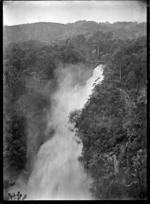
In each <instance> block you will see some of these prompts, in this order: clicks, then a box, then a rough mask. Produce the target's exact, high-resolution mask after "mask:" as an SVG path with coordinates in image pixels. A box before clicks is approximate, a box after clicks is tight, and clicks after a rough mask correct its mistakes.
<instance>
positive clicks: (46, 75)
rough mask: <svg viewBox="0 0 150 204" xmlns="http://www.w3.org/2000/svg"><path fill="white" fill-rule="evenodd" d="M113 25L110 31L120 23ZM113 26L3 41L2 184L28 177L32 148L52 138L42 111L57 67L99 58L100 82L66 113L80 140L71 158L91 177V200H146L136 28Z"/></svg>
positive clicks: (141, 51)
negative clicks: (79, 105) (21, 175)
mask: <svg viewBox="0 0 150 204" xmlns="http://www.w3.org/2000/svg"><path fill="white" fill-rule="evenodd" d="M80 23H81V22H80ZM82 23H83V22H82ZM84 23H85V22H84ZM78 24H79V22H77V25H78ZM93 24H94V22H93V23H92V25H93ZM120 24H121V23H118V24H117V23H116V24H115V25H116V26H118V29H122V28H120V26H119V25H120ZM126 24H127V23H126ZM121 25H122V24H121ZM142 25H143V24H139V25H138V24H136V26H137V27H138V26H142ZM23 26H25V25H23ZM28 26H29V25H28ZM30 26H31V25H30ZM35 26H36V24H35ZM45 26H46V25H45ZM55 26H56V25H55ZM68 26H71V25H68ZM96 26H98V25H96ZM101 26H102V25H101ZM113 26H114V25H111V24H110V25H109V24H108V25H105V26H104V27H108V28H109V29H106V30H105V29H104V31H105V32H103V31H101V30H103V29H102V28H101V30H97V29H96V30H94V31H93V30H92V33H90V34H89V33H88V31H85V30H86V29H85V30H84V32H85V33H83V32H82V33H79V34H78V32H77V34H76V35H75V34H74V35H73V36H72V37H71V38H70V37H69V38H68V36H67V35H65V38H63V37H62V38H61V40H59V41H54V42H53V43H47V42H46V40H43V41H44V42H42V40H41V39H42V38H40V41H39V39H38V38H37V37H35V38H34V39H24V41H23V38H24V37H21V38H18V39H19V40H18V42H16V41H17V40H14V39H10V40H9V41H11V43H8V42H7V44H5V46H4V58H3V63H4V132H5V134H4V172H5V175H4V188H5V189H8V188H9V187H10V186H11V185H14V183H15V180H16V178H17V176H18V175H19V173H20V172H22V171H24V172H25V175H26V177H28V176H29V175H30V172H31V169H32V166H33V164H34V158H35V155H36V153H37V152H38V149H39V147H40V146H41V145H42V144H43V143H44V141H46V140H47V139H48V138H47V137H52V136H53V133H54V131H55V130H53V129H51V130H50V132H49V134H47V133H45V131H44V130H45V127H46V121H45V116H46V111H47V110H49V109H50V108H51V95H52V94H53V93H54V92H55V90H56V89H57V86H58V84H57V69H58V67H63V66H65V65H66V64H67V65H72V64H74V65H77V66H78V65H80V66H81V65H83V66H86V67H87V69H91V70H92V69H93V68H95V67H96V66H97V65H98V64H102V63H103V64H105V66H104V71H103V74H104V80H103V81H102V83H101V84H98V85H96V86H95V88H94V89H93V93H92V95H91V96H90V98H89V100H88V101H87V103H86V105H85V107H84V108H83V109H82V110H75V111H74V112H72V113H71V114H70V122H71V123H73V124H74V131H75V132H76V135H77V137H78V138H80V140H81V142H82V144H83V150H82V156H81V157H80V158H79V160H80V161H81V163H82V164H83V165H84V169H85V171H86V172H87V173H89V174H90V175H91V176H92V178H93V183H92V185H91V189H90V191H91V193H92V194H93V195H94V196H95V198H97V199H110V198H111V199H115V198H119V199H124V198H128V199H145V198H146V191H147V186H146V185H147V180H146V179H147V176H146V175H147V172H146V171H147V166H146V165H147V164H146V160H147V159H146V156H147V140H146V135H147V134H146V132H147V127H146V104H147V101H146V98H147V95H146V83H147V81H146V78H147V77H146V76H147V73H146V61H147V58H146V37H145V32H144V30H140V31H138V30H136V32H135V33H134V35H132V36H131V35H128V33H130V34H131V33H132V32H130V31H128V32H126V33H125V35H124V36H123V35H120V36H122V37H120V38H119V37H116V36H117V35H119V34H118V32H119V31H118V30H117V31H116V28H113V29H112V27H113ZM136 26H134V25H133V24H132V23H128V26H127V25H126V26H124V29H125V28H126V27H127V28H126V29H129V30H133V32H134V29H136V28H135V27H136ZM31 27H32V26H31ZM60 27H62V25H61V26H60ZM77 27H78V26H77ZM81 27H82V28H84V26H81ZM85 27H86V26H85ZM87 27H89V26H88V25H87ZM121 27H122V26H121ZM56 28H57V29H60V28H59V26H56ZM75 28H76V27H75V25H74V27H73V29H74V30H75ZM133 28H134V29H133ZM13 29H14V28H13ZM32 29H33V30H32ZM32 29H29V30H30V32H33V31H34V26H33V27H32ZM47 29H48V28H47ZM77 30H78V29H77ZM115 31H116V32H115ZM16 32H17V31H16V30H15V34H11V35H10V36H12V37H15V36H16ZM115 33H117V34H116V35H115ZM123 33H124V32H123ZM8 35H9V32H7V35H6V36H8ZM47 35H48V34H47ZM69 35H70V34H69ZM4 36H5V35H4ZM31 36H33V35H31ZM42 36H43V35H41V37H42ZM62 36H63V35H62ZM7 38H8V37H7ZM13 40H14V41H13ZM56 40H57V39H56ZM62 65H63V66H62ZM48 135H49V136H48Z"/></svg>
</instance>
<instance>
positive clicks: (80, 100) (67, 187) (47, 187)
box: [26, 65, 103, 200]
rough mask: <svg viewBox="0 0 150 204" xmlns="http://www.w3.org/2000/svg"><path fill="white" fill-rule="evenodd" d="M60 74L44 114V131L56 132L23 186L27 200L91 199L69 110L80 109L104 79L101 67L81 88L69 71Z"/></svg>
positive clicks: (44, 146) (41, 149)
mask: <svg viewBox="0 0 150 204" xmlns="http://www.w3.org/2000/svg"><path fill="white" fill-rule="evenodd" d="M62 72H63V73H61V77H60V82H59V89H58V91H57V92H56V93H55V94H54V95H53V98H52V108H51V111H50V113H48V115H47V121H48V123H47V131H48V130H49V129H50V128H53V129H55V133H54V135H53V137H51V138H49V139H48V140H47V141H45V143H44V144H43V145H42V146H41V147H40V149H39V151H38V153H37V156H36V159H35V163H34V166H33V170H32V173H31V175H30V177H29V181H28V184H27V187H26V189H27V190H26V192H27V199H29V200H70V199H72V200H82V199H84V200H90V199H92V198H91V195H90V193H89V185H90V181H91V179H90V178H89V176H87V175H86V173H85V172H84V170H83V168H82V166H81V164H80V162H79V161H78V157H79V156H80V155H81V152H82V144H81V143H80V144H78V143H77V142H76V136H75V135H74V134H75V133H74V132H72V131H71V130H70V127H71V124H69V123H68V120H69V115H70V113H71V112H72V111H74V110H76V109H82V108H83V106H84V105H85V103H86V101H87V100H88V97H89V95H90V94H91V93H92V89H93V87H94V85H95V84H97V83H99V82H100V81H101V80H102V79H103V75H102V73H103V65H99V66H97V67H96V68H95V69H94V70H93V75H92V76H91V77H90V78H89V79H88V80H87V81H86V82H85V83H84V85H83V84H80V83H73V77H74V76H73V74H72V73H71V72H70V71H68V70H67V71H66V70H65V69H64V70H63V71H62ZM62 76H63V77H62ZM93 84H94V85H93Z"/></svg>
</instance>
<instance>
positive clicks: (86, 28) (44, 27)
mask: <svg viewBox="0 0 150 204" xmlns="http://www.w3.org/2000/svg"><path fill="white" fill-rule="evenodd" d="M97 31H100V32H112V34H113V38H117V39H122V40H124V39H127V38H129V39H134V38H137V37H140V36H143V35H146V23H136V22H116V23H113V24H111V23H107V22H106V23H96V22H94V21H77V22H75V23H68V24H60V23H44V22H43V23H42V22H41V23H32V24H24V25H15V26H4V42H5V43H6V44H8V43H13V42H19V41H20V42H22V41H28V40H39V41H41V42H47V43H50V42H53V41H55V40H58V41H60V40H66V39H68V38H70V39H72V38H74V37H76V36H77V35H86V36H90V35H92V34H93V33H95V32H97Z"/></svg>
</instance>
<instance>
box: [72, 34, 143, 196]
mask: <svg viewBox="0 0 150 204" xmlns="http://www.w3.org/2000/svg"><path fill="white" fill-rule="evenodd" d="M146 98H147V97H146V38H145V37H143V38H141V39H138V40H133V41H132V42H130V43H127V44H126V46H125V47H122V48H119V49H117V50H116V51H115V52H114V53H113V55H112V56H111V58H110V60H109V61H108V63H107V64H106V65H105V68H104V80H103V81H102V83H101V84H98V85H96V86H95V88H94V90H93V93H92V95H91V97H90V99H89V100H88V102H87V104H86V105H85V107H84V108H83V109H82V110H76V111H74V112H73V113H71V115H70V121H71V122H72V123H73V124H74V127H75V131H76V134H77V136H78V137H79V138H80V140H81V142H82V143H83V152H82V156H81V157H80V158H79V160H80V161H81V162H82V163H83V164H84V168H85V170H86V171H87V172H88V173H90V174H91V175H92V178H93V179H94V181H93V184H92V187H91V192H92V193H93V194H94V195H95V197H96V198H98V199H118V198H119V199H145V198H146V189H147V180H146V172H147V166H146V160H147V134H146V129H147V128H146V119H147V117H146V104H147V100H146Z"/></svg>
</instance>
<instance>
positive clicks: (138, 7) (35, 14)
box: [3, 0, 147, 25]
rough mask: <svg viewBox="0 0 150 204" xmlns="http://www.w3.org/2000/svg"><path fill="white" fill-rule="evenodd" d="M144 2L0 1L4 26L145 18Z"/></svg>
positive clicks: (111, 21) (137, 19) (142, 20)
mask: <svg viewBox="0 0 150 204" xmlns="http://www.w3.org/2000/svg"><path fill="white" fill-rule="evenodd" d="M146 15H147V14H146V5H144V4H143V3H139V2H138V1H123V0H122V1H104V0H103V1H7V2H4V3H3V23H4V25H17V24H24V23H33V22H58V23H69V22H70V23H71V22H75V21H78V20H91V21H96V22H106V21H108V22H110V23H113V22H116V21H137V22H145V21H146Z"/></svg>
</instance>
